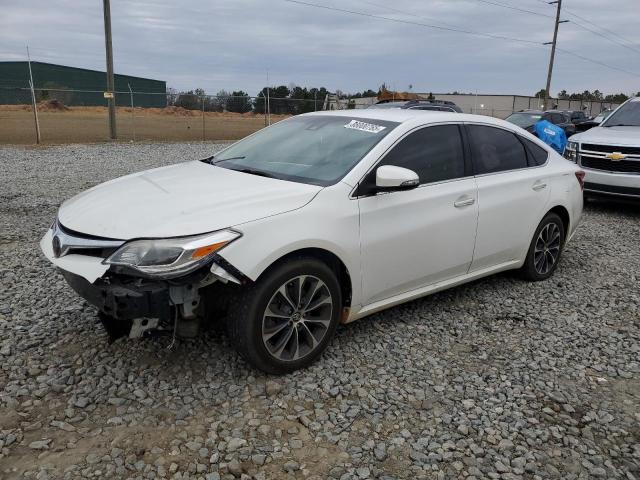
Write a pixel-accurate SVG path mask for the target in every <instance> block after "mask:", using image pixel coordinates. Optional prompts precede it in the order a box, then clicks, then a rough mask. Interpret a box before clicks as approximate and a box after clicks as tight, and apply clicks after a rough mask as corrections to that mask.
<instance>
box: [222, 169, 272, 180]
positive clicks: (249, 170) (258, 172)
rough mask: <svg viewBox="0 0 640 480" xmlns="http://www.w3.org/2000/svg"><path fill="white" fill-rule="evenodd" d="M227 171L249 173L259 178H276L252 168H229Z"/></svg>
mask: <svg viewBox="0 0 640 480" xmlns="http://www.w3.org/2000/svg"><path fill="white" fill-rule="evenodd" d="M229 170H235V171H236V172H242V173H249V174H251V175H258V176H259V177H267V178H276V177H275V176H274V175H272V174H270V173H267V172H263V171H262V170H255V169H253V168H230V169H229Z"/></svg>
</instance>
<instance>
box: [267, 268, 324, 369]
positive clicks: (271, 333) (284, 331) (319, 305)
mask: <svg viewBox="0 0 640 480" xmlns="http://www.w3.org/2000/svg"><path fill="white" fill-rule="evenodd" d="M332 315H333V298H332V297H331V291H330V290H329V288H328V287H327V285H326V284H325V283H324V282H323V281H322V280H320V279H319V278H318V277H314V276H313V275H299V276H297V277H294V278H292V279H290V280H288V281H287V282H285V283H284V284H282V285H281V286H280V287H279V288H278V289H277V290H276V291H275V293H274V294H273V295H272V296H271V299H270V300H269V303H267V307H266V309H265V312H264V315H263V318H262V341H263V343H264V346H265V347H266V348H267V351H268V352H269V354H270V355H271V356H272V357H274V358H276V359H278V360H280V361H285V362H287V361H295V360H300V359H302V358H304V357H306V356H307V355H310V354H311V353H312V352H313V351H315V350H316V348H317V347H318V345H320V343H321V342H322V340H323V338H324V337H325V335H326V334H327V332H328V331H329V326H330V324H331V318H332Z"/></svg>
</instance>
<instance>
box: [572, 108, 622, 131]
mask: <svg viewBox="0 0 640 480" xmlns="http://www.w3.org/2000/svg"><path fill="white" fill-rule="evenodd" d="M611 113H613V110H611V109H607V110H603V111H602V112H600V113H599V114H598V115H596V116H595V117H593V118H590V119H588V120H586V121H584V122H581V123H578V124H577V125H576V133H577V132H586V131H587V130H589V129H590V128H593V127H597V126H598V125H600V124H601V123H602V122H603V121H604V120H605V119H606V118H607V117H608V116H609V115H611Z"/></svg>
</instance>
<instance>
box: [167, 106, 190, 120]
mask: <svg viewBox="0 0 640 480" xmlns="http://www.w3.org/2000/svg"><path fill="white" fill-rule="evenodd" d="M160 113H162V114H163V115H180V116H182V117H192V116H194V115H195V114H196V112H195V110H187V109H186V108H182V107H176V106H175V105H171V106H169V107H165V108H163V109H161V110H160Z"/></svg>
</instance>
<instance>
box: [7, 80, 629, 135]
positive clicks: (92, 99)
mask: <svg viewBox="0 0 640 480" xmlns="http://www.w3.org/2000/svg"><path fill="white" fill-rule="evenodd" d="M34 93H35V97H36V105H37V120H38V123H39V126H40V133H41V141H42V142H43V143H87V142H103V141H106V140H108V139H109V127H108V109H107V99H106V98H104V96H103V94H104V92H103V91H102V90H77V89H76V90H72V89H64V88H36V89H34ZM263 93H264V94H263ZM114 94H115V100H116V105H117V107H116V119H117V121H116V127H117V139H118V140H119V141H132V142H140V141H203V140H210V141H211V140H220V141H225V140H237V139H239V138H243V137H245V136H247V135H249V134H251V133H253V132H255V131H257V130H259V129H261V128H264V127H265V126H267V125H269V124H271V123H274V122H277V121H279V120H282V119H283V118H286V117H288V116H291V115H298V114H301V113H307V112H313V111H318V110H337V109H351V108H358V109H359V108H366V107H367V106H369V105H370V104H373V103H375V101H376V98H375V97H371V98H354V99H349V98H340V99H337V96H336V95H329V96H327V97H326V98H319V97H317V98H316V97H314V98H311V99H309V98H292V97H291V96H289V97H284V98H283V97H277V96H273V95H271V94H268V95H267V93H266V89H265V90H263V92H262V93H261V94H260V95H258V96H248V95H222V96H221V95H204V94H199V93H194V92H187V93H174V92H168V93H149V92H139V91H135V90H129V91H117V92H114ZM331 98H333V99H334V100H331ZM435 98H436V99H438V100H450V101H453V102H454V103H456V104H457V105H459V106H460V107H461V108H462V110H463V111H464V112H466V113H476V114H480V115H489V116H493V117H498V118H505V117H507V116H508V115H510V114H511V113H513V112H514V111H519V110H523V109H538V108H540V104H541V103H542V102H541V100H540V99H539V98H536V97H523V96H514V95H452V94H442V95H436V96H435ZM0 99H2V100H3V102H1V103H0V143H4V144H7V143H8V144H29V143H36V128H35V117H36V116H35V115H34V112H33V106H32V100H31V89H30V88H27V87H2V86H0ZM2 103H4V104H2ZM552 104H557V108H559V109H566V110H585V112H586V113H587V114H588V115H596V114H597V113H599V112H600V111H602V110H604V109H605V108H615V107H616V106H617V104H612V103H608V102H595V101H589V102H583V101H581V100H554V99H552Z"/></svg>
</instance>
